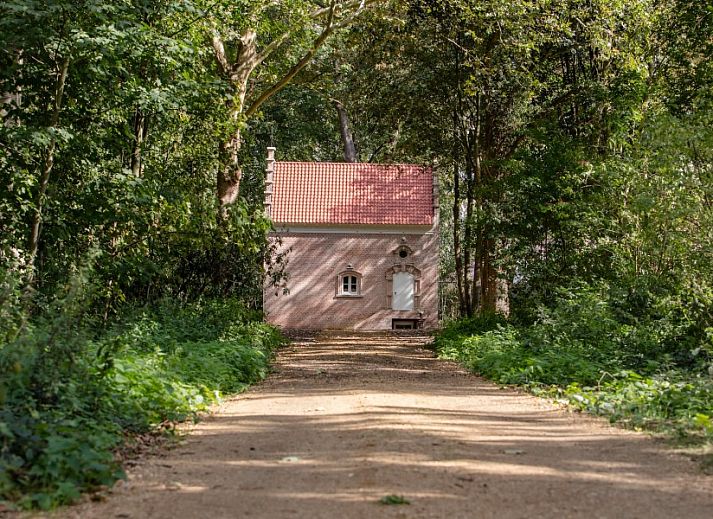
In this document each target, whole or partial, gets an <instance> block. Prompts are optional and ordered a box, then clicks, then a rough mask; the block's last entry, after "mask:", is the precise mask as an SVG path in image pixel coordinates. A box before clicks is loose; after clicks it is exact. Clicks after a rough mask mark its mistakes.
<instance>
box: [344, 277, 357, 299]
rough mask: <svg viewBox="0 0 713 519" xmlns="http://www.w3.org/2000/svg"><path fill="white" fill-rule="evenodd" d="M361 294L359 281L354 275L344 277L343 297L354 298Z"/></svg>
mask: <svg viewBox="0 0 713 519" xmlns="http://www.w3.org/2000/svg"><path fill="white" fill-rule="evenodd" d="M358 293H359V279H358V278H357V277H356V276H353V275H349V274H347V275H345V276H342V295H345V296H354V295H357V294H358Z"/></svg>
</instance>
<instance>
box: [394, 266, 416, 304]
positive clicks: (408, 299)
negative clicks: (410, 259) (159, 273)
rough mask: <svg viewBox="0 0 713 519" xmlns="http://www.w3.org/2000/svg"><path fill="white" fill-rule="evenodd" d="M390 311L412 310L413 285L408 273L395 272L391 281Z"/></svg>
mask: <svg viewBox="0 0 713 519" xmlns="http://www.w3.org/2000/svg"><path fill="white" fill-rule="evenodd" d="M393 292H394V293H393V297H392V298H391V309H392V310H413V309H414V296H415V283H414V277H413V274H411V273H410V272H396V273H395V274H394V279H393Z"/></svg>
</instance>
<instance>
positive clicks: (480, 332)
mask: <svg viewBox="0 0 713 519" xmlns="http://www.w3.org/2000/svg"><path fill="white" fill-rule="evenodd" d="M627 296H630V294H626V293H624V292H621V291H617V290H615V289H613V288H612V287H610V286H608V285H606V284H600V285H598V286H595V287H592V286H587V285H580V286H578V287H577V288H575V289H571V290H566V291H565V290H562V291H560V293H559V294H558V296H557V298H556V302H555V304H554V305H553V308H551V309H548V308H546V307H542V308H541V309H540V315H539V317H538V319H537V320H536V322H535V323H534V324H531V325H527V326H523V325H520V326H515V325H513V324H497V325H496V326H495V327H489V326H473V325H472V324H471V323H470V322H468V321H465V322H463V323H455V324H453V325H451V326H449V327H447V328H446V329H445V330H444V332H443V333H441V334H439V336H438V337H437V340H436V343H435V346H436V349H437V351H438V353H439V355H440V356H441V357H444V358H449V359H453V360H457V361H459V362H461V363H463V364H464V365H465V366H467V367H468V368H469V369H471V370H472V371H474V372H476V373H479V374H482V375H484V376H486V377H488V378H491V379H493V380H494V381H496V382H498V383H501V384H516V385H521V386H524V387H527V388H528V389H530V390H532V391H534V392H535V393H537V394H542V395H546V396H550V397H554V398H557V399H560V400H561V401H563V402H568V403H570V404H572V405H573V406H575V407H577V408H580V409H583V410H586V411H589V412H592V413H596V414H602V415H606V416H608V417H609V418H610V419H611V420H612V421H619V422H623V423H626V424H629V425H631V426H634V427H646V428H648V429H653V430H658V431H663V432H665V433H667V434H669V435H673V436H675V437H678V438H682V437H688V438H690V439H698V440H704V441H710V440H712V439H713V427H712V426H711V420H712V418H713V379H711V372H713V355H711V349H710V336H701V335H700V334H699V332H698V329H699V327H700V324H698V325H693V323H691V322H690V321H689V320H688V318H687V317H685V314H684V313H681V312H679V311H669V312H665V311H661V312H657V311H656V308H659V307H660V306H664V307H665V306H667V305H672V307H673V308H674V309H676V310H680V308H681V307H680V306H679V305H678V304H677V303H671V302H670V301H665V302H660V303H659V304H651V306H652V307H651V308H650V309H649V310H650V311H649V315H648V319H647V320H642V319H636V318H634V317H633V316H632V314H631V313H629V312H627V311H626V310H627V309H631V303H630V301H628V300H627ZM703 306H705V307H706V310H705V311H706V312H709V311H710V309H711V306H710V302H707V303H704V304H703ZM653 307H656V308H653ZM639 311H640V309H639ZM697 315H700V314H697Z"/></svg>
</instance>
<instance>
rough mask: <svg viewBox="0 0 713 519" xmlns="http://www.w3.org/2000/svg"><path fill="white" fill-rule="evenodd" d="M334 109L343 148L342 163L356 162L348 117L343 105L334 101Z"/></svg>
mask: <svg viewBox="0 0 713 519" xmlns="http://www.w3.org/2000/svg"><path fill="white" fill-rule="evenodd" d="M334 107H335V108H336V109H337V116H338V117H339V133H340V135H341V136H342V145H343V146H344V162H358V160H357V152H356V146H354V136H353V134H352V131H351V127H350V125H349V115H348V114H347V111H346V109H345V108H344V105H343V104H342V103H340V102H339V101H337V100H335V101H334Z"/></svg>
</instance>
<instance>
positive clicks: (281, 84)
mask: <svg viewBox="0 0 713 519" xmlns="http://www.w3.org/2000/svg"><path fill="white" fill-rule="evenodd" d="M334 7H335V0H332V3H331V7H330V12H329V15H328V17H327V24H326V26H325V28H324V30H323V31H322V32H321V34H320V35H319V36H318V37H317V38H316V39H315V40H314V42H313V43H312V47H310V49H309V50H308V51H307V52H306V53H305V55H304V56H302V59H300V60H299V61H298V62H297V63H295V64H294V65H293V66H292V68H291V69H290V70H289V71H287V74H285V75H284V76H283V77H282V79H280V80H279V81H278V82H277V83H275V84H274V85H272V86H271V87H270V88H268V89H267V90H265V91H264V92H263V93H262V94H261V95H260V97H258V98H257V99H256V100H255V101H254V102H253V103H252V104H251V105H250V108H248V109H247V111H246V112H245V117H246V118H249V117H250V116H252V115H253V114H254V113H255V112H257V110H258V108H260V106H261V105H262V104H263V103H264V102H265V101H267V100H268V99H270V98H271V97H272V96H273V95H275V94H276V93H277V92H279V91H280V90H282V89H283V88H285V86H286V85H287V84H288V83H289V82H290V81H291V80H292V78H293V77H295V76H296V75H297V74H298V73H299V71H300V70H302V69H303V68H305V67H306V66H307V64H308V63H309V62H310V61H311V60H312V58H313V57H314V55H315V54H316V52H317V50H318V49H319V48H320V47H321V46H322V45H323V44H324V42H325V41H326V40H327V38H328V37H329V35H330V34H331V33H332V31H333V30H334V29H333V26H332V22H333V19H334Z"/></svg>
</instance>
